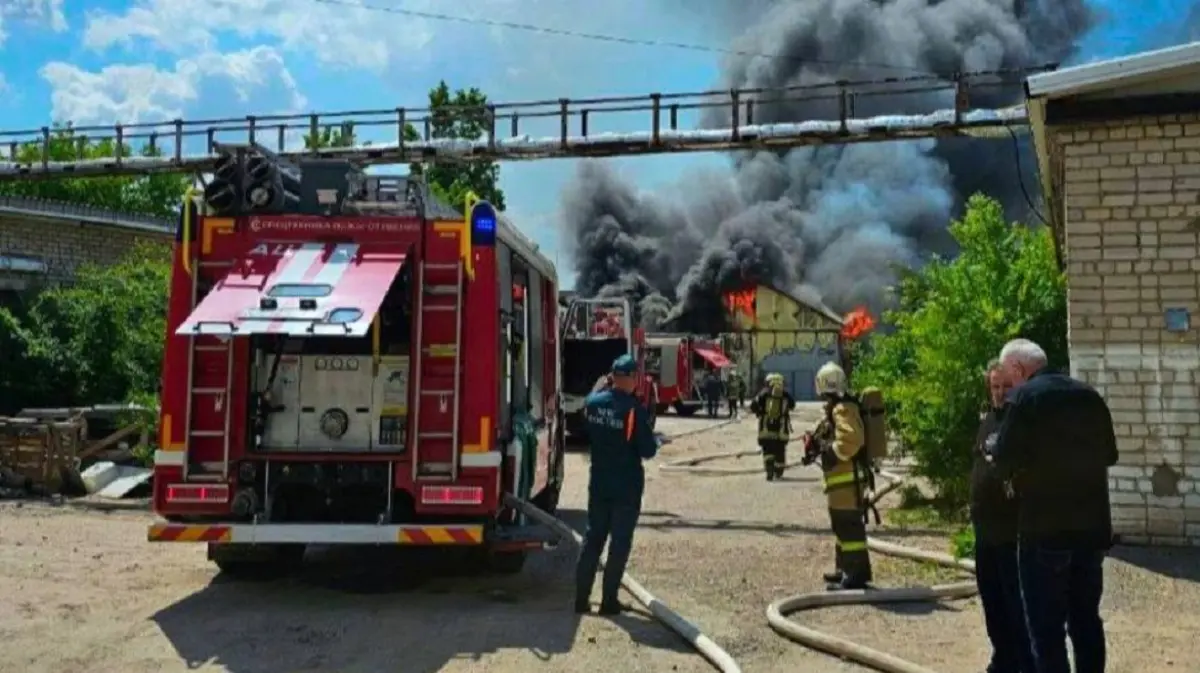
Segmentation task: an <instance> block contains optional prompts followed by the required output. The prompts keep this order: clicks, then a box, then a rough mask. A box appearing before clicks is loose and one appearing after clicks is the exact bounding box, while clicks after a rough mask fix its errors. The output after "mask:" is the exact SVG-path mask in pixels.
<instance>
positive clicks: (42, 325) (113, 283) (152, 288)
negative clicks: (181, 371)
mask: <svg viewBox="0 0 1200 673" xmlns="http://www.w3.org/2000/svg"><path fill="white" fill-rule="evenodd" d="M170 273H171V258H170V252H169V251H168V250H167V249H165V248H164V247H162V246H155V245H152V244H143V245H139V246H136V247H135V248H134V249H133V250H131V251H130V252H129V254H128V255H127V256H126V257H125V258H124V259H122V260H121V261H120V262H119V263H117V264H115V265H112V266H98V265H83V266H81V267H79V269H78V270H77V271H76V280H75V282H74V283H73V284H71V285H67V286H61V287H53V288H50V289H47V290H44V291H42V292H41V293H40V294H38V295H37V296H36V297H34V298H33V299H32V301H31V302H30V303H29V304H28V306H26V307H25V309H24V310H19V311H17V312H14V311H9V310H6V309H0V349H2V350H3V352H4V353H5V354H6V356H7V355H8V354H12V355H11V357H6V360H8V361H9V362H10V363H14V366H15V367H16V371H10V370H9V369H7V368H6V370H5V376H3V377H0V408H3V409H5V410H7V411H11V410H14V409H17V408H21V407H31V406H63V405H86V404H101V403H112V402H121V401H124V400H127V399H130V398H133V397H141V396H145V395H147V394H152V393H154V392H155V391H156V390H157V388H158V383H159V374H160V372H161V364H162V351H163V338H164V335H165V334H166V311H167V286H168V280H169V279H170Z"/></svg>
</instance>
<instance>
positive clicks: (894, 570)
mask: <svg viewBox="0 0 1200 673" xmlns="http://www.w3.org/2000/svg"><path fill="white" fill-rule="evenodd" d="M871 563H872V564H873V565H874V566H875V575H876V577H878V578H880V579H882V580H883V581H882V582H881V583H880V584H881V585H883V586H896V587H927V586H931V585H935V584H950V583H952V582H965V581H967V580H968V579H970V575H968V574H967V573H964V572H962V571H960V570H955V569H953V568H944V567H942V566H939V565H934V564H932V563H925V562H923V561H911V560H909V559H902V558H893V557H891V556H884V555H882V554H878V555H873V556H872V558H871Z"/></svg>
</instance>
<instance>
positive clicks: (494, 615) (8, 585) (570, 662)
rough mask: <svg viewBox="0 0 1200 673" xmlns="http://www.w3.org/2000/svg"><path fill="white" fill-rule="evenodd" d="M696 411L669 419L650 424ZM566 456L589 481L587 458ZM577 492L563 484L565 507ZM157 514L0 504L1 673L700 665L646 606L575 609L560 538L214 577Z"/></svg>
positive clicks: (335, 672)
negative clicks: (500, 555) (459, 557)
mask: <svg viewBox="0 0 1200 673" xmlns="http://www.w3.org/2000/svg"><path fill="white" fill-rule="evenodd" d="M705 425H711V423H710V422H708V421H701V420H690V419H688V420H678V419H664V422H663V426H662V427H661V428H660V430H661V431H662V432H663V433H665V434H667V435H672V434H680V433H686V432H689V431H692V430H695V429H697V428H700V427H703V426H705ZM569 469H570V474H569V476H568V480H569V481H570V482H574V483H575V484H577V485H578V484H580V483H586V461H585V459H584V458H583V457H581V456H580V455H577V454H572V455H571V457H570V468H569ZM582 502H583V500H582V499H581V497H580V496H579V495H578V492H577V491H572V494H571V495H570V496H569V499H568V500H567V502H566V503H564V506H566V507H575V508H576V510H578V509H579V508H581V507H582ZM151 520H152V517H151V515H150V514H149V513H148V512H145V511H133V512H111V513H103V512H98V511H94V510H86V509H80V508H73V507H53V506H48V505H44V504H29V503H26V504H21V503H13V502H7V503H0V642H2V643H4V645H3V647H0V673H140V672H142V671H145V672H146V673H150V672H151V671H154V672H159V671H161V672H162V673H174V672H176V671H204V672H209V671H223V672H226V673H309V672H311V673H316V672H321V673H380V672H382V671H389V672H390V671H396V672H399V673H432V672H434V671H444V672H447V673H467V672H483V671H488V672H489V673H504V672H505V671H512V672H513V673H516V672H518V671H529V670H544V671H556V672H557V671H561V672H564V673H570V672H572V671H580V672H582V671H588V672H593V671H597V670H622V671H645V672H647V673H649V672H657V671H672V670H674V671H684V672H686V671H704V670H707V669H706V665H705V664H704V662H703V660H701V659H700V658H699V657H698V656H696V655H695V654H693V653H692V652H691V650H690V648H689V647H688V646H687V644H686V643H684V642H682V641H680V640H679V639H678V638H677V637H676V636H674V634H672V633H671V632H669V631H668V630H666V629H665V628H664V627H662V626H660V625H658V624H657V622H654V621H652V620H650V619H649V618H648V617H647V616H645V615H642V614H632V615H626V616H621V617H619V618H617V619H615V620H609V619H601V618H599V617H584V618H583V619H577V618H575V617H574V615H573V614H572V613H571V610H570V606H571V600H572V597H573V586H572V576H573V574H574V573H573V570H574V550H573V548H572V547H571V546H569V545H563V546H562V547H561V548H560V549H558V550H556V551H553V552H548V553H543V554H538V555H536V556H534V557H533V558H531V561H530V563H529V564H528V565H527V566H526V569H525V571H524V572H523V573H522V574H521V575H519V576H516V577H500V578H497V577H472V576H467V575H457V576H456V573H457V571H463V568H462V566H463V565H465V564H455V563H454V559H453V558H450V559H447V557H446V556H444V555H438V556H434V555H431V554H422V553H419V552H418V553H402V554H396V553H394V552H388V551H382V552H378V553H367V552H363V551H361V550H355V551H342V552H340V553H334V552H325V553H318V554H315V555H310V556H315V558H310V559H309V561H310V562H309V564H308V567H307V568H306V569H305V571H304V572H303V574H302V575H301V576H299V577H297V578H294V579H290V580H286V581H277V582H271V583H263V584H246V583H232V582H224V581H221V580H220V579H217V578H215V575H216V573H215V569H214V567H213V566H211V565H210V564H209V563H207V562H206V561H205V559H204V549H203V546H202V545H191V544H158V545H151V544H149V543H147V542H146V541H145V536H146V526H147V524H148V523H149V522H150V521H151ZM405 551H406V552H407V551H408V550H405ZM463 572H465V571H463ZM614 667H615V669H614Z"/></svg>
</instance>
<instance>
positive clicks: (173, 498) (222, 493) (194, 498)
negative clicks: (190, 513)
mask: <svg viewBox="0 0 1200 673" xmlns="http://www.w3.org/2000/svg"><path fill="white" fill-rule="evenodd" d="M167 502H173V503H197V504H198V503H206V504H207V503H220V502H229V487H228V486H225V485H223V484H171V485H170V486H167Z"/></svg>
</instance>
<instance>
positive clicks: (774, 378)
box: [767, 372, 783, 385]
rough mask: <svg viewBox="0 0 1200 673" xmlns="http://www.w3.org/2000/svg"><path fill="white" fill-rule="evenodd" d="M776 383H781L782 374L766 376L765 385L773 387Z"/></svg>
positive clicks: (776, 373)
mask: <svg viewBox="0 0 1200 673" xmlns="http://www.w3.org/2000/svg"><path fill="white" fill-rule="evenodd" d="M776 383H783V374H780V373H778V372H772V373H770V374H767V385H773V384H776Z"/></svg>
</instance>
